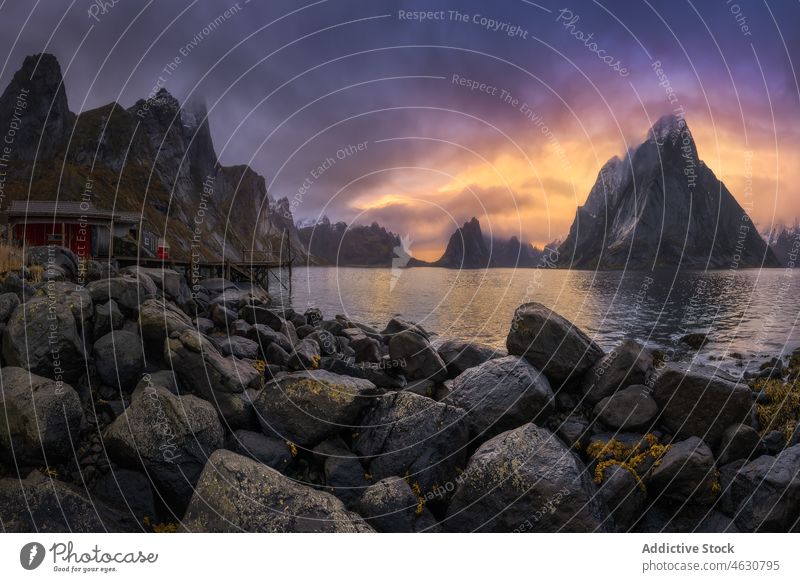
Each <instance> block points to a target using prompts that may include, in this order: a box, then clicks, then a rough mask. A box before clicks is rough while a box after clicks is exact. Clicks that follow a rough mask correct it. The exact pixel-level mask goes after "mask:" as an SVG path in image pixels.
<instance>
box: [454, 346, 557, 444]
mask: <svg viewBox="0 0 800 582" xmlns="http://www.w3.org/2000/svg"><path fill="white" fill-rule="evenodd" d="M450 403H451V404H452V405H453V406H457V407H459V408H463V409H464V411H465V412H466V414H467V422H468V423H469V427H470V432H471V434H472V435H473V436H477V435H482V438H483V440H486V439H487V438H489V437H492V436H494V435H496V434H499V433H501V432H504V431H507V430H510V429H512V428H517V427H518V426H521V425H523V424H527V423H529V422H536V423H537V424H540V425H541V424H543V423H544V422H545V421H546V420H547V418H548V417H549V416H550V414H551V413H552V411H553V391H552V390H551V389H550V383H549V382H548V381H547V378H545V376H544V375H543V374H542V373H541V372H539V370H537V369H536V368H534V367H533V366H531V365H530V364H529V363H528V361H527V360H525V359H524V358H520V357H518V356H506V357H505V358H498V359H496V360H488V361H486V362H485V363H483V364H481V365H479V366H478V367H476V368H470V369H468V370H466V371H465V372H464V373H463V374H461V375H460V376H458V377H457V378H456V379H455V380H454V381H453V387H452V392H451V394H450Z"/></svg>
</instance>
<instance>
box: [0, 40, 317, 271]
mask: <svg viewBox="0 0 800 582" xmlns="http://www.w3.org/2000/svg"><path fill="white" fill-rule="evenodd" d="M20 94H23V95H26V94H27V107H26V108H25V110H24V111H23V112H22V115H21V119H20V123H19V125H20V130H19V131H18V132H17V135H16V138H15V143H14V145H13V148H12V155H11V161H10V162H9V168H8V177H7V180H6V192H5V193H6V200H5V201H4V203H3V206H5V205H7V204H8V202H10V201H11V200H25V199H27V198H28V197H29V190H28V184H29V182H31V184H32V187H31V188H30V199H32V200H55V199H59V200H65V201H67V200H80V199H81V197H82V196H83V195H84V194H85V193H89V194H90V196H91V201H92V202H93V204H94V205H95V206H96V207H97V208H106V209H111V208H114V209H115V210H118V211H133V212H137V213H141V216H142V221H143V226H144V228H147V229H148V230H151V231H152V232H153V233H154V234H157V235H158V236H164V237H165V238H166V239H167V241H168V242H169V243H170V246H171V251H172V256H174V257H175V258H187V257H188V256H189V255H190V254H191V252H192V250H196V249H192V244H193V241H194V243H195V244H197V245H198V246H199V250H200V252H201V255H202V256H203V257H204V258H206V259H216V258H219V257H221V256H223V255H224V256H225V257H228V258H233V259H239V258H242V254H243V253H242V251H243V250H244V249H248V250H256V251H263V250H267V249H269V248H272V249H274V250H275V251H276V252H277V250H278V248H280V245H281V238H282V235H283V232H284V230H286V231H288V233H289V239H290V246H291V247H292V251H293V253H294V254H295V256H297V257H299V258H304V257H305V256H306V250H305V248H304V246H303V245H302V243H301V242H300V239H299V236H298V233H297V230H296V228H295V227H294V221H293V219H292V216H291V211H290V206H289V202H288V200H286V199H285V198H283V199H279V200H275V199H273V198H272V197H271V196H269V194H268V192H267V188H266V182H265V180H264V178H263V177H262V176H260V175H259V174H257V173H256V172H255V171H253V170H252V169H251V168H250V167H249V166H246V165H237V166H222V165H220V164H219V161H218V158H217V154H216V151H215V150H214V144H213V140H212V138H211V132H210V130H209V127H208V121H207V116H206V111H205V107H204V106H202V105H196V104H193V105H189V106H186V105H184V106H183V107H182V106H181V104H180V103H179V102H178V100H177V99H175V98H174V97H173V96H172V95H170V94H169V92H168V91H167V90H166V89H161V90H160V91H159V92H158V93H157V94H155V95H154V96H152V97H151V98H149V99H140V100H139V101H137V102H136V103H135V104H134V105H133V106H132V107H130V108H125V107H123V106H121V105H119V104H118V103H110V104H108V105H105V106H102V107H98V108H96V109H92V110H89V111H85V112H82V113H80V114H79V115H75V114H74V113H72V112H71V111H70V110H69V105H68V102H67V95H66V92H65V90H64V82H63V78H62V74H61V67H60V65H59V63H58V60H57V59H56V57H54V56H53V55H50V54H41V55H32V56H29V57H26V58H25V60H24V62H23V64H22V67H21V68H20V69H19V70H18V71H17V72H16V74H15V75H14V76H13V78H12V80H11V82H10V83H9V85H8V87H6V89H5V91H4V93H3V95H2V97H0V124H2V125H0V126H2V127H8V124H9V123H10V121H11V115H13V112H14V109H15V103H16V102H17V101H18V99H19V97H18V96H19V95H20ZM40 137H41V140H40ZM204 187H205V191H204ZM196 229H198V230H199V232H196ZM284 250H285V249H284Z"/></svg>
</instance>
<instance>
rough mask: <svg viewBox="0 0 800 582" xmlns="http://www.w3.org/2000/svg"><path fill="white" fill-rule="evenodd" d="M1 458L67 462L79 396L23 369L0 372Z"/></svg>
mask: <svg viewBox="0 0 800 582" xmlns="http://www.w3.org/2000/svg"><path fill="white" fill-rule="evenodd" d="M0 385H2V398H0V459H3V460H5V461H9V462H10V461H11V460H12V452H13V456H14V457H16V461H17V463H21V464H32V463H33V462H34V461H39V462H44V463H46V464H55V463H57V462H58V461H61V460H65V459H69V458H70V457H71V456H72V454H73V447H74V446H75V444H76V443H77V441H78V439H79V436H80V429H81V424H82V422H83V410H82V409H81V401H80V398H79V397H78V393H77V392H76V391H75V390H74V389H73V388H72V386H70V385H69V384H65V383H63V382H58V381H55V380H51V379H49V378H42V377H41V376H37V375H35V374H32V373H30V372H28V371H27V370H23V369H22V368H14V367H7V368H3V369H2V370H0Z"/></svg>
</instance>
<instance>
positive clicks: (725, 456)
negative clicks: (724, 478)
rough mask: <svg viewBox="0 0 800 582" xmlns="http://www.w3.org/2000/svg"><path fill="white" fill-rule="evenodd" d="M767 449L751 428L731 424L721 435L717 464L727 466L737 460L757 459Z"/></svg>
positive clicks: (744, 425)
mask: <svg viewBox="0 0 800 582" xmlns="http://www.w3.org/2000/svg"><path fill="white" fill-rule="evenodd" d="M766 453H767V449H766V447H765V446H764V443H762V442H761V437H760V436H759V435H758V433H757V432H756V429H754V428H753V427H752V426H750V425H747V424H741V423H737V424H733V425H731V426H729V427H728V428H726V429H725V432H724V433H722V440H721V441H720V444H719V449H718V453H717V464H718V465H720V466H722V465H727V464H728V463H732V462H733V461H738V460H739V459H750V458H757V457H760V456H761V455H765V454H766Z"/></svg>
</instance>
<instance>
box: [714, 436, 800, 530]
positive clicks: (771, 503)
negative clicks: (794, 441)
mask: <svg viewBox="0 0 800 582" xmlns="http://www.w3.org/2000/svg"><path fill="white" fill-rule="evenodd" d="M730 493H731V498H732V500H733V502H734V506H735V507H736V513H735V514H734V521H735V523H736V525H737V527H738V528H739V529H740V530H741V531H745V532H755V531H758V532H788V531H794V529H793V528H796V527H797V523H798V519H800V445H795V446H793V447H789V448H788V449H784V450H783V451H781V452H780V453H779V454H778V455H777V456H774V457H772V456H768V455H764V456H762V457H759V458H758V459H756V460H754V461H751V462H749V463H747V464H746V465H744V466H743V467H742V468H741V469H739V471H738V472H737V473H736V474H735V476H734V477H733V480H732V482H731V485H730Z"/></svg>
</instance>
